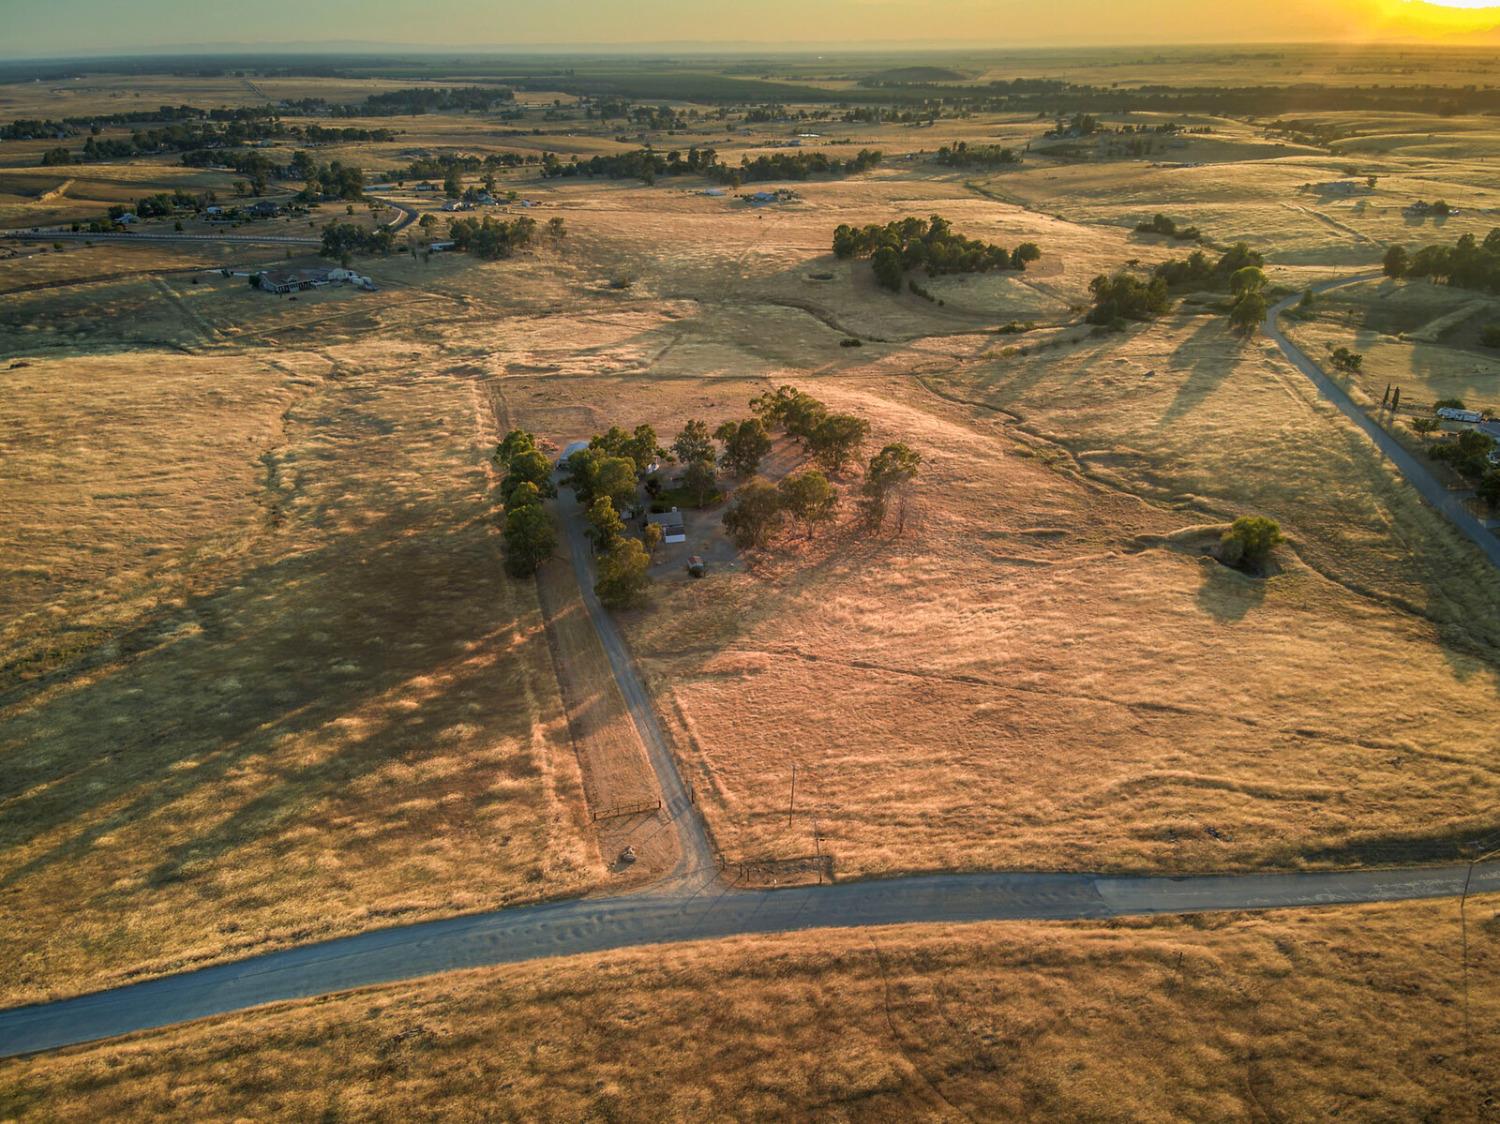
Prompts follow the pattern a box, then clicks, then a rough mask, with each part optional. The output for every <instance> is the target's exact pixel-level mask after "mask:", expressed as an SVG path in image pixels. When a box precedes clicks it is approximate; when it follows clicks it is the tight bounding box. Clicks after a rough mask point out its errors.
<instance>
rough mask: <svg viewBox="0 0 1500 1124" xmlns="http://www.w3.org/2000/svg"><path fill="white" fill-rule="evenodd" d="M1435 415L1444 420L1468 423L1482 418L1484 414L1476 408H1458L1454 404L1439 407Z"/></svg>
mask: <svg viewBox="0 0 1500 1124" xmlns="http://www.w3.org/2000/svg"><path fill="white" fill-rule="evenodd" d="M1437 416H1438V417H1440V418H1442V419H1443V420H1444V421H1451V422H1468V423H1469V424H1470V425H1472V424H1474V423H1475V422H1478V421H1482V420H1483V419H1484V415H1483V414H1481V413H1480V412H1479V411H1478V410H1460V409H1458V408H1457V407H1456V406H1443V407H1440V408H1439V409H1438V411H1437Z"/></svg>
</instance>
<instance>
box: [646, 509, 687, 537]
mask: <svg viewBox="0 0 1500 1124" xmlns="http://www.w3.org/2000/svg"><path fill="white" fill-rule="evenodd" d="M646 522H647V523H651V524H654V525H655V526H658V527H660V528H661V541H662V542H665V543H676V542H687V526H686V524H684V523H683V521H682V512H680V511H678V510H677V509H676V508H675V507H674V508H673V509H672V510H671V511H662V512H655V511H653V512H652V513H651V514H650V515H647V516H646Z"/></svg>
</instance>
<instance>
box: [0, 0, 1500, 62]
mask: <svg viewBox="0 0 1500 1124" xmlns="http://www.w3.org/2000/svg"><path fill="white" fill-rule="evenodd" d="M127 9H128V13H129V14H128V18H125V17H122V14H121V13H122V12H124V11H126V10H127ZM0 24H3V25H4V27H5V34H4V38H5V40H6V41H7V42H6V45H7V47H8V48H9V51H8V52H7V53H14V54H30V55H34V54H39V53H66V52H68V51H80V50H82V51H90V50H127V51H139V50H150V49H153V48H155V49H160V48H167V47H183V46H198V45H203V44H212V45H216V46H243V47H271V48H275V47H299V46H300V47H314V46H318V45H320V44H322V45H348V44H361V45H375V44H384V45H390V46H396V47H406V48H409V49H420V48H423V47H430V46H443V47H468V48H471V49H492V48H501V49H503V48H505V47H527V46H537V45H556V46H560V47H567V46H580V45H591V46H611V45H614V46H628V45H630V44H641V43H655V44H681V43H693V44H715V43H732V44H750V45H758V44H764V45H768V46H769V45H775V46H778V47H789V48H796V47H799V46H802V47H806V46H814V47H816V46H822V45H828V46H834V45H839V46H858V45H861V44H864V45H872V46H873V45H878V46H880V47H882V48H891V47H897V46H900V45H903V44H904V45H908V46H933V45H938V44H946V45H950V46H959V47H971V48H973V47H1010V46H1017V47H1020V46H1038V45H1047V46H1050V45H1057V46H1071V45H1116V44H1117V45H1134V44H1168V43H1183V42H1197V43H1230V44H1232V43H1272V42H1301V43H1308V42H1327V41H1333V42H1371V41H1380V40H1412V39H1433V40H1441V41H1443V42H1448V43H1452V44H1454V45H1477V44H1480V43H1491V42H1495V41H1497V36H1496V33H1495V32H1496V29H1497V28H1500V3H1496V4H1490V3H1484V4H1480V3H1478V0H1443V2H1442V3H1436V2H1427V0H1254V2H1253V3H1248V4H1247V3H1230V2H1229V0H1047V2H1045V3H1038V2H1037V0H922V2H921V3H912V2H911V0H749V2H743V3H715V2H712V0H549V2H547V3H537V2H535V0H423V2H422V3H419V4H414V3H412V2H411V0H316V2H309V0H254V2H245V3H227V2H222V3H215V2H212V0H210V2H208V3H205V2H204V0H132V2H131V3H130V4H129V5H128V6H126V8H122V7H121V6H120V5H119V4H118V3H117V2H116V0H0Z"/></svg>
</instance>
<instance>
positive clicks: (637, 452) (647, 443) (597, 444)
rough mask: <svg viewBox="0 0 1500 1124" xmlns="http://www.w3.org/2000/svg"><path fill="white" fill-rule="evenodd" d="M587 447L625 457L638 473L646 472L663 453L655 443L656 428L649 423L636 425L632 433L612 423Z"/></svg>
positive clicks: (613, 455)
mask: <svg viewBox="0 0 1500 1124" xmlns="http://www.w3.org/2000/svg"><path fill="white" fill-rule="evenodd" d="M589 447H590V448H594V449H601V450H603V451H604V452H606V453H608V454H609V455H610V456H612V457H625V458H626V459H627V460H629V461H631V462H632V463H633V464H634V465H635V470H636V472H638V473H644V472H646V471H647V470H648V469H649V468H650V467H651V465H652V464H653V463H655V462H656V461H657V460H658V459H660V458H661V457H662V456H663V455H664V453H665V450H663V449H662V448H660V447H659V446H658V445H657V443H656V430H654V429H652V428H651V427H650V426H649V425H638V426H636V427H635V431H634V432H632V433H626V432H625V430H623V429H621V428H620V427H619V426H617V425H612V426H610V427H609V430H608V432H605V433H601V434H598V435H596V436H595V437H594V439H593V440H592V441H590V442H589Z"/></svg>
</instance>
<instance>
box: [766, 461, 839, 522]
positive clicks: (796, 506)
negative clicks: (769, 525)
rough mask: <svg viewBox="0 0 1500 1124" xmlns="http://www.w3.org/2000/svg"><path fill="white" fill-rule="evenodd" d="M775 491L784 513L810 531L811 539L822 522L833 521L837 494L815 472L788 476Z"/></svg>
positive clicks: (812, 470)
mask: <svg viewBox="0 0 1500 1124" xmlns="http://www.w3.org/2000/svg"><path fill="white" fill-rule="evenodd" d="M776 491H777V492H778V493H779V494H780V497H781V507H782V510H784V511H785V512H786V513H787V514H788V515H790V516H791V517H792V518H793V519H796V520H797V521H798V522H800V523H801V524H802V525H803V526H804V527H805V528H806V529H807V537H808V538H812V536H813V532H814V531H815V530H816V528H817V526H818V524H819V523H826V522H828V521H829V520H830V519H832V518H833V510H834V506H835V505H836V504H837V503H838V494H837V493H836V492H835V491H834V490H833V485H832V484H830V483H828V477H826V476H824V475H823V474H822V473H821V472H818V471H817V470H816V469H808V470H807V471H806V472H799V473H798V474H797V475H796V476H788V477H786V478H785V479H783V480H782V481H781V483H780V484H778V485H777V486H776Z"/></svg>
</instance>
